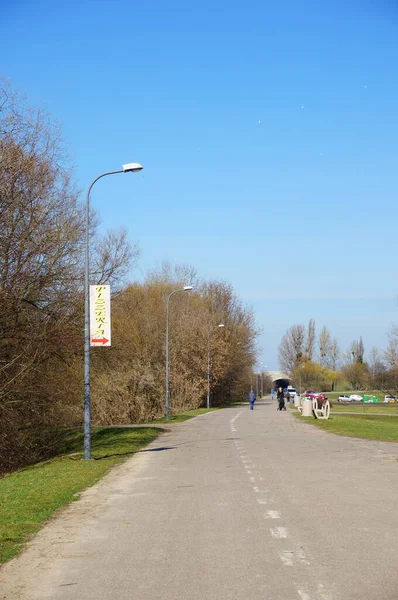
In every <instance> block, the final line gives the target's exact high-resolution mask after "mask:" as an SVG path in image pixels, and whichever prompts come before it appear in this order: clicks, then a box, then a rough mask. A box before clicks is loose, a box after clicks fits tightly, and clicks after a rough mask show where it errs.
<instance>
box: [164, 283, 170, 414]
mask: <svg viewBox="0 0 398 600" xmlns="http://www.w3.org/2000/svg"><path fill="white" fill-rule="evenodd" d="M169 300H170V295H169V296H168V297H167V303H166V415H165V416H166V421H168V419H169Z"/></svg>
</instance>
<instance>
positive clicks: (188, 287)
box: [165, 285, 193, 421]
mask: <svg viewBox="0 0 398 600" xmlns="http://www.w3.org/2000/svg"><path fill="white" fill-rule="evenodd" d="M192 289H193V288H192V286H191V285H184V287H183V288H181V289H179V290H174V292H171V294H169V295H168V296H167V302H166V411H165V416H166V421H168V419H169V301H170V298H171V297H172V296H173V294H177V293H178V292H190V291H191V290H192Z"/></svg>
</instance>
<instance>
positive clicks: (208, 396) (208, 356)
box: [206, 323, 225, 408]
mask: <svg viewBox="0 0 398 600" xmlns="http://www.w3.org/2000/svg"><path fill="white" fill-rule="evenodd" d="M222 327H225V325H224V323H220V324H219V325H217V326H216V327H212V328H211V329H209V331H208V334H207V405H206V406H207V408H210V334H211V332H212V331H213V330H214V329H221V328H222Z"/></svg>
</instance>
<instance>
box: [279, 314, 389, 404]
mask: <svg viewBox="0 0 398 600" xmlns="http://www.w3.org/2000/svg"><path fill="white" fill-rule="evenodd" d="M278 356H279V364H280V367H281V369H282V370H284V371H286V372H287V373H288V374H289V375H290V377H291V378H292V380H293V381H294V383H295V385H296V386H299V385H300V384H301V387H303V388H310V387H316V388H318V389H320V390H321V391H331V390H333V389H335V386H336V384H337V383H338V382H339V381H341V382H342V381H347V382H348V383H349V385H350V387H351V389H353V390H355V389H362V390H366V389H368V390H380V391H383V392H385V393H390V394H392V395H395V396H397V395H398V325H394V326H393V327H392V328H391V330H390V332H389V334H388V345H387V347H386V349H385V350H384V351H379V350H378V349H377V348H376V347H373V348H372V349H371V351H370V353H369V355H368V357H366V356H365V347H364V343H363V340H362V337H360V338H359V340H354V341H353V342H351V344H350V345H349V347H348V348H347V350H346V351H345V352H342V351H341V349H340V347H339V343H338V341H337V339H336V338H335V337H333V336H332V334H331V332H330V331H329V329H328V328H327V327H325V326H323V327H322V328H321V330H320V332H319V334H317V333H316V326H315V321H314V320H313V319H310V321H309V323H308V325H307V326H305V325H302V324H299V325H292V326H291V327H289V328H288V329H287V331H286V332H285V334H284V335H283V337H282V339H281V342H280V344H279V347H278Z"/></svg>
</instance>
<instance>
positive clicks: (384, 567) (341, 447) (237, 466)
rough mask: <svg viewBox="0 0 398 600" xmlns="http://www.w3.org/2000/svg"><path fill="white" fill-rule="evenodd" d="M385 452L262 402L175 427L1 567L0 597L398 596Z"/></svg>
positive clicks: (397, 481)
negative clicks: (330, 431)
mask: <svg viewBox="0 0 398 600" xmlns="http://www.w3.org/2000/svg"><path fill="white" fill-rule="evenodd" d="M397 456H398V444H387V443H382V442H372V441H366V440H357V439H351V438H342V437H337V436H333V435H332V434H328V433H325V432H323V431H321V430H319V429H317V428H315V427H311V426H310V425H308V424H305V423H301V422H300V421H299V420H297V419H296V418H295V417H294V416H293V415H291V414H290V413H289V411H286V412H282V413H280V412H277V411H276V406H275V404H273V405H270V404H267V403H262V404H260V405H257V406H256V409H255V410H254V411H250V410H249V409H248V407H246V406H241V407H236V408H231V409H225V410H222V411H217V412H214V413H208V414H206V415H204V416H201V417H197V418H195V419H192V420H190V421H187V422H185V423H180V424H174V425H173V427H172V428H171V429H170V431H169V432H168V433H166V434H164V435H162V436H161V437H159V438H158V439H157V440H156V441H155V442H154V443H152V444H151V445H150V446H149V447H148V448H147V449H146V450H145V451H142V452H140V453H139V454H137V455H135V456H134V457H133V458H131V459H130V460H128V461H127V462H126V463H125V464H123V465H122V466H120V467H117V468H116V469H115V470H114V471H113V472H112V473H111V474H110V475H109V476H108V477H106V478H105V479H103V480H102V481H101V482H100V483H99V484H98V485H96V486H95V487H93V488H91V489H89V490H88V491H87V492H86V493H85V494H84V495H83V496H82V498H81V499H80V500H79V501H78V502H76V503H73V505H72V506H70V507H69V508H68V509H67V510H66V511H64V512H63V513H62V514H61V516H60V517H59V518H58V519H56V520H54V521H52V522H51V523H50V524H49V525H48V526H47V527H46V528H45V529H44V530H43V531H42V532H41V533H40V534H39V535H38V536H36V538H35V539H34V541H33V542H32V543H31V544H30V545H29V547H28V550H27V551H26V552H24V553H23V554H22V555H21V556H20V557H19V558H18V559H17V560H14V561H11V562H10V563H9V564H8V565H6V567H5V568H3V569H2V570H1V571H0V590H1V592H0V598H1V599H2V600H17V599H23V600H46V599H51V600H112V599H113V600H127V599H128V600H131V599H134V600H155V599H158V598H159V599H162V600H177V599H178V600H204V599H206V600H227V599H228V600H229V599H231V600H260V599H261V600H300V599H301V600H376V599H377V600H397V598H398V577H397V561H398V535H397V533H398V506H397V499H398V477H397V475H398V464H397V460H396V458H397Z"/></svg>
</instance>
